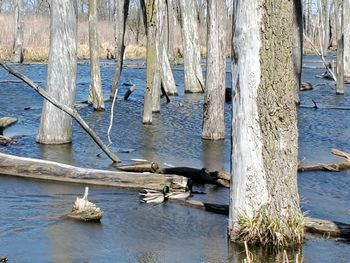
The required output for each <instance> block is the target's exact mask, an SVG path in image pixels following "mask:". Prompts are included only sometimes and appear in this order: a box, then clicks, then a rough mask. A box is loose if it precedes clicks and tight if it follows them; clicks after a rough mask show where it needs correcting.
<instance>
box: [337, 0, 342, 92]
mask: <svg viewBox="0 0 350 263" xmlns="http://www.w3.org/2000/svg"><path fill="white" fill-rule="evenodd" d="M335 5H336V6H335V10H336V17H335V19H336V27H337V83H336V93H337V94H344V31H343V24H344V22H343V21H344V19H343V0H336V1H335Z"/></svg>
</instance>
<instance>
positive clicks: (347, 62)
mask: <svg viewBox="0 0 350 263" xmlns="http://www.w3.org/2000/svg"><path fill="white" fill-rule="evenodd" d="M343 12H344V15H343V19H344V27H343V30H344V79H345V80H346V81H347V82H350V0H344V10H343Z"/></svg>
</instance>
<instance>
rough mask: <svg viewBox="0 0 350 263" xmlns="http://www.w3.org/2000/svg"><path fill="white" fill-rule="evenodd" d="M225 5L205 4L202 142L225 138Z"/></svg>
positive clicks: (221, 1) (219, 1) (217, 0)
mask: <svg viewBox="0 0 350 263" xmlns="http://www.w3.org/2000/svg"><path fill="white" fill-rule="evenodd" d="M225 29H226V3H225V1H224V0H208V40H207V74H206V81H205V83H206V89H205V96H204V107H203V108H204V109H203V129H202V138H203V139H209V140H218V139H224V138H225V116H224V115H225V111H224V107H225V75H226V59H225V58H226V57H225V52H226V45H225V44H226V34H225Z"/></svg>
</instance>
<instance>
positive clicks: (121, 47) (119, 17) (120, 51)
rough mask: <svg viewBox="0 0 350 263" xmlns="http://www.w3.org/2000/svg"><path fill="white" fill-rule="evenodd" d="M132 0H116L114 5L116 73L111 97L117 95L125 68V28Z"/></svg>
mask: <svg viewBox="0 0 350 263" xmlns="http://www.w3.org/2000/svg"><path fill="white" fill-rule="evenodd" d="M129 4H130V0H115V6H114V41H115V47H114V50H115V63H116V68H115V74H114V79H113V83H112V88H111V93H110V94H109V97H110V98H113V97H114V95H116V94H115V93H116V90H117V88H118V86H119V81H120V76H121V73H122V70H123V60H124V51H125V44H124V41H125V40H124V38H125V28H126V19H127V17H128V12H129Z"/></svg>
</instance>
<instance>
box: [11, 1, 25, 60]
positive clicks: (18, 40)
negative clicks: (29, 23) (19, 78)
mask: <svg viewBox="0 0 350 263" xmlns="http://www.w3.org/2000/svg"><path fill="white" fill-rule="evenodd" d="M15 23H16V25H15V29H16V32H15V39H14V42H13V53H12V59H11V60H12V62H13V63H22V62H23V25H24V10H23V0H15Z"/></svg>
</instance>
